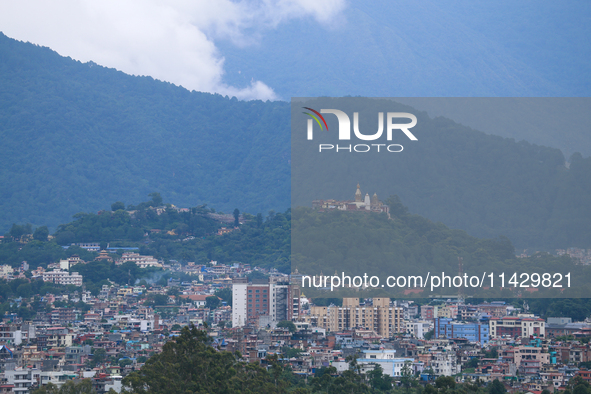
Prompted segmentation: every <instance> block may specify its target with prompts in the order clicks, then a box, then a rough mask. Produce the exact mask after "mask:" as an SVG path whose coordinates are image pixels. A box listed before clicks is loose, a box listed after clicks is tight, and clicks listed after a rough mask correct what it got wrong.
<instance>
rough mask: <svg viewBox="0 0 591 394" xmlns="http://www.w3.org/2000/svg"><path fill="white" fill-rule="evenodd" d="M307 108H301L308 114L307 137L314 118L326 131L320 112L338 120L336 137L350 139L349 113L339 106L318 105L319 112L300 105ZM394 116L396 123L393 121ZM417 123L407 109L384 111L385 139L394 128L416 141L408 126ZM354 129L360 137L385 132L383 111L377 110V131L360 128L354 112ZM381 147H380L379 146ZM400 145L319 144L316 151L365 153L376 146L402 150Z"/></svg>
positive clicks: (374, 136)
mask: <svg viewBox="0 0 591 394" xmlns="http://www.w3.org/2000/svg"><path fill="white" fill-rule="evenodd" d="M303 108H304V109H306V110H308V111H310V112H303V113H304V114H306V115H308V116H310V119H308V124H307V126H308V127H307V138H308V140H310V141H311V140H313V139H314V121H316V123H317V124H318V126H319V127H320V130H324V129H326V131H328V124H327V123H326V119H324V116H322V114H333V115H335V116H336V117H337V120H338V122H339V132H338V136H339V141H350V140H351V119H350V118H349V116H348V115H347V114H346V113H345V112H343V111H341V110H338V109H321V110H320V112H318V111H316V110H314V109H312V108H309V107H303ZM395 119H396V123H395ZM399 119H409V120H410V123H397V122H399ZM416 124H417V117H416V116H414V115H413V114H410V113H407V112H388V113H387V114H386V141H392V135H393V131H394V130H400V131H402V132H403V133H404V134H405V135H406V136H407V137H408V138H409V139H410V140H411V141H417V137H415V136H414V134H413V133H411V132H410V130H409V129H411V128H413V127H414V126H416ZM353 133H354V134H355V137H356V138H357V139H359V140H361V141H376V140H378V139H380V138H381V137H382V135H383V134H384V113H383V112H378V131H377V132H375V133H374V134H363V133H361V131H359V113H358V112H353ZM380 148H383V149H381V150H380ZM403 149H404V148H403V146H402V145H400V144H378V143H375V144H355V145H352V144H349V145H339V144H336V145H335V144H319V145H318V151H319V152H320V153H322V152H323V151H333V152H358V153H365V152H369V151H371V150H377V151H378V152H380V151H383V152H386V151H387V152H393V153H396V152H402V150H403Z"/></svg>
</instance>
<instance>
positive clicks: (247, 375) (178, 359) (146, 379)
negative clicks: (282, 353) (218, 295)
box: [123, 326, 284, 394]
mask: <svg viewBox="0 0 591 394" xmlns="http://www.w3.org/2000/svg"><path fill="white" fill-rule="evenodd" d="M210 344H211V338H210V337H208V336H207V333H206V332H205V331H202V330H199V329H197V327H195V326H191V327H190V328H189V327H183V329H182V330H181V334H180V335H179V336H178V337H176V338H175V339H174V340H171V341H168V342H167V343H166V344H165V345H164V347H163V349H162V352H161V353H160V354H156V355H154V356H152V357H151V358H150V359H148V360H147V361H146V363H145V365H144V366H143V367H142V368H141V369H140V370H139V371H134V372H131V373H130V374H129V375H127V376H126V377H125V378H124V379H123V386H124V389H125V390H126V392H127V393H135V394H147V393H150V394H168V393H229V394H234V393H278V392H281V391H282V389H283V387H284V384H283V381H282V380H281V379H280V378H279V377H278V378H277V382H276V380H275V378H274V377H273V376H271V374H270V373H269V372H267V370H265V369H264V368H261V367H260V366H258V365H255V364H252V363H243V362H239V361H238V360H237V359H236V356H235V355H234V354H232V353H230V352H226V351H217V350H215V349H214V348H213V347H211V346H210Z"/></svg>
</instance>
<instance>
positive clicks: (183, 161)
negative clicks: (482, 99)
mask: <svg viewBox="0 0 591 394" xmlns="http://www.w3.org/2000/svg"><path fill="white" fill-rule="evenodd" d="M0 76H1V78H0V141H1V144H0V185H2V186H1V188H0V211H1V212H2V215H0V231H1V232H4V231H8V230H9V229H10V228H11V226H12V224H13V223H18V224H25V223H31V224H32V225H33V228H35V227H37V226H42V225H47V226H49V227H50V229H51V230H54V229H56V228H57V226H58V225H60V224H62V223H66V222H68V221H70V219H71V217H72V215H74V214H76V213H78V212H97V211H99V210H101V209H104V208H105V207H108V206H109V205H110V204H111V203H112V202H113V201H117V200H121V201H123V202H124V203H127V204H129V203H130V202H133V201H141V200H143V199H144V198H145V196H146V195H148V194H149V193H152V192H159V193H161V194H162V196H163V198H165V200H166V201H170V202H171V203H174V204H175V205H177V206H181V207H194V206H198V205H202V204H208V205H209V206H213V207H216V209H218V210H221V211H224V212H232V211H233V210H234V208H236V207H240V209H241V210H242V211H244V212H250V213H253V214H256V213H259V212H262V213H266V212H268V211H269V210H275V211H278V212H282V211H285V209H287V208H288V207H289V206H290V160H291V152H290V135H289V128H290V125H289V119H290V109H289V105H288V104H287V103H285V102H261V101H250V102H243V101H238V100H236V99H234V98H232V99H231V98H227V97H222V96H220V95H212V94H206V93H199V92H189V91H187V90H186V89H183V88H181V87H177V86H174V85H172V84H169V83H164V82H160V81H155V80H153V79H152V78H150V77H134V76H129V75H125V74H123V73H121V72H118V71H116V70H113V69H107V68H104V67H101V66H99V65H97V64H95V63H92V62H89V63H85V64H82V63H80V62H77V61H74V60H72V59H69V58H64V57H61V56H59V55H58V54H57V53H55V52H53V51H51V50H50V49H48V48H42V47H38V46H35V45H32V44H26V43H22V42H18V41H15V40H12V39H9V38H7V37H6V36H4V35H0ZM418 116H420V124H421V125H423V126H421V127H423V133H425V134H423V135H424V136H428V138H421V140H420V143H419V144H416V145H415V146H414V147H413V149H415V150H414V151H409V152H408V153H409V154H405V155H402V156H400V157H399V162H398V163H397V166H396V167H395V168H392V167H388V168H385V169H384V171H381V172H380V173H379V174H373V175H370V176H367V177H360V178H358V180H357V181H359V182H362V183H363V186H364V187H366V188H369V189H370V190H371V192H372V193H373V192H374V191H375V192H377V193H378V195H380V196H381V197H383V196H388V195H391V194H397V195H399V196H400V197H401V199H402V201H404V202H405V203H406V204H407V205H408V206H409V209H410V211H411V212H413V213H417V214H420V215H422V216H424V217H427V218H429V219H430V220H433V221H435V222H442V223H444V224H445V225H447V226H449V227H451V228H458V229H462V230H465V231H467V232H468V234H470V235H473V236H478V237H482V238H496V237H498V236H502V235H504V236H507V237H508V238H509V239H510V240H511V241H512V242H513V244H514V245H516V247H518V248H520V249H521V248H526V247H530V248H540V249H542V248H543V249H551V248H564V247H569V246H578V247H584V248H588V247H591V243H590V242H591V221H589V220H588V218H590V217H591V199H589V198H588V196H589V195H590V194H591V176H589V174H590V173H591V159H590V158H584V157H582V156H581V155H577V154H575V155H574V156H573V157H572V158H571V159H570V168H566V167H565V160H564V157H563V155H562V153H561V152H560V151H559V150H558V149H554V148H548V147H542V146H537V145H532V144H529V143H527V142H519V143H517V142H515V141H514V140H511V139H504V138H501V137H496V136H491V135H486V134H484V133H481V132H478V131H475V130H472V129H469V128H467V127H464V126H462V125H458V124H456V123H454V122H451V121H449V120H446V119H444V118H435V119H431V118H429V117H428V116H427V115H426V114H425V113H420V114H419V115H418ZM417 127H418V126H417ZM405 153H407V152H405ZM360 175H364V174H363V173H360ZM364 179H365V180H364ZM331 186H334V187H333V188H332V189H331V190H333V191H334V190H339V191H340V193H342V194H343V195H342V196H336V195H327V196H324V198H348V197H350V195H348V193H349V191H350V190H351V188H352V187H353V185H351V184H350V183H347V182H345V181H344V180H339V179H335V180H333V181H332V184H331ZM351 192H353V190H351ZM296 197H298V196H296ZM300 197H301V198H300ZM318 197H322V196H318ZM310 202H311V199H309V198H307V197H306V196H305V195H302V196H299V197H298V198H297V199H295V200H294V203H295V204H298V205H304V206H309V204H310Z"/></svg>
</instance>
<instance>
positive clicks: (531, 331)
mask: <svg viewBox="0 0 591 394" xmlns="http://www.w3.org/2000/svg"><path fill="white" fill-rule="evenodd" d="M489 327H490V337H491V338H499V337H502V336H504V335H507V336H509V337H511V338H516V337H519V338H529V337H531V336H539V337H544V336H545V335H546V322H545V321H544V319H541V318H539V317H534V316H529V315H527V316H526V315H520V316H518V317H514V316H505V317H500V318H499V317H493V318H491V319H490V322H489Z"/></svg>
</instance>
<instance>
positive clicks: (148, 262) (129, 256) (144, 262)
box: [119, 252, 162, 268]
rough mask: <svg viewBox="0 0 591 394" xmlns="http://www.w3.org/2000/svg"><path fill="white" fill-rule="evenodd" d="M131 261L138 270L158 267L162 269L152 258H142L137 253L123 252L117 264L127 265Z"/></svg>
mask: <svg viewBox="0 0 591 394" xmlns="http://www.w3.org/2000/svg"><path fill="white" fill-rule="evenodd" d="M128 261H132V262H134V263H135V265H137V266H138V267H140V268H148V267H158V268H162V264H160V263H159V262H158V260H156V259H155V258H154V257H153V256H142V255H140V254H139V253H134V252H124V253H123V256H121V259H120V260H119V264H124V263H127V262H128Z"/></svg>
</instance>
